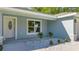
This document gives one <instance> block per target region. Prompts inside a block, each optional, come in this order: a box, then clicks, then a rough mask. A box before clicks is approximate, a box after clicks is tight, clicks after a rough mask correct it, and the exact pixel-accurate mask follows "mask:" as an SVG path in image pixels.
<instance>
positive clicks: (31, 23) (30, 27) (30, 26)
mask: <svg viewBox="0 0 79 59" xmlns="http://www.w3.org/2000/svg"><path fill="white" fill-rule="evenodd" d="M28 32H29V33H32V32H34V21H28Z"/></svg>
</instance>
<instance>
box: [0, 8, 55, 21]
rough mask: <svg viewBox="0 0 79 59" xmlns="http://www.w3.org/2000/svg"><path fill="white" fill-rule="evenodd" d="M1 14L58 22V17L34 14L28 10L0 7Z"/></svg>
mask: <svg viewBox="0 0 79 59" xmlns="http://www.w3.org/2000/svg"><path fill="white" fill-rule="evenodd" d="M0 12H2V13H6V14H12V15H19V16H25V17H29V18H38V19H43V20H56V17H55V16H54V15H49V14H44V13H38V12H33V11H28V10H21V9H17V8H9V7H5V8H3V7H2V8H1V7H0Z"/></svg>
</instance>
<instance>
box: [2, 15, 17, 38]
mask: <svg viewBox="0 0 79 59" xmlns="http://www.w3.org/2000/svg"><path fill="white" fill-rule="evenodd" d="M15 20H16V18H15V17H12V16H4V17H3V36H4V38H14V37H15Z"/></svg>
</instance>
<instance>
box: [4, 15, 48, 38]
mask: <svg viewBox="0 0 79 59" xmlns="http://www.w3.org/2000/svg"><path fill="white" fill-rule="evenodd" d="M5 15H6V16H15V17H17V38H18V39H22V38H28V37H33V36H36V35H27V19H29V18H28V17H24V16H16V15H9V14H3V16H5ZM36 20H39V19H36ZM42 32H43V33H44V35H46V34H47V21H46V20H42Z"/></svg>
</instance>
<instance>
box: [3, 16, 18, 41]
mask: <svg viewBox="0 0 79 59" xmlns="http://www.w3.org/2000/svg"><path fill="white" fill-rule="evenodd" d="M4 17H11V18H14V39H15V40H17V17H15V16H3V36H4V21H5V19H4Z"/></svg>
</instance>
